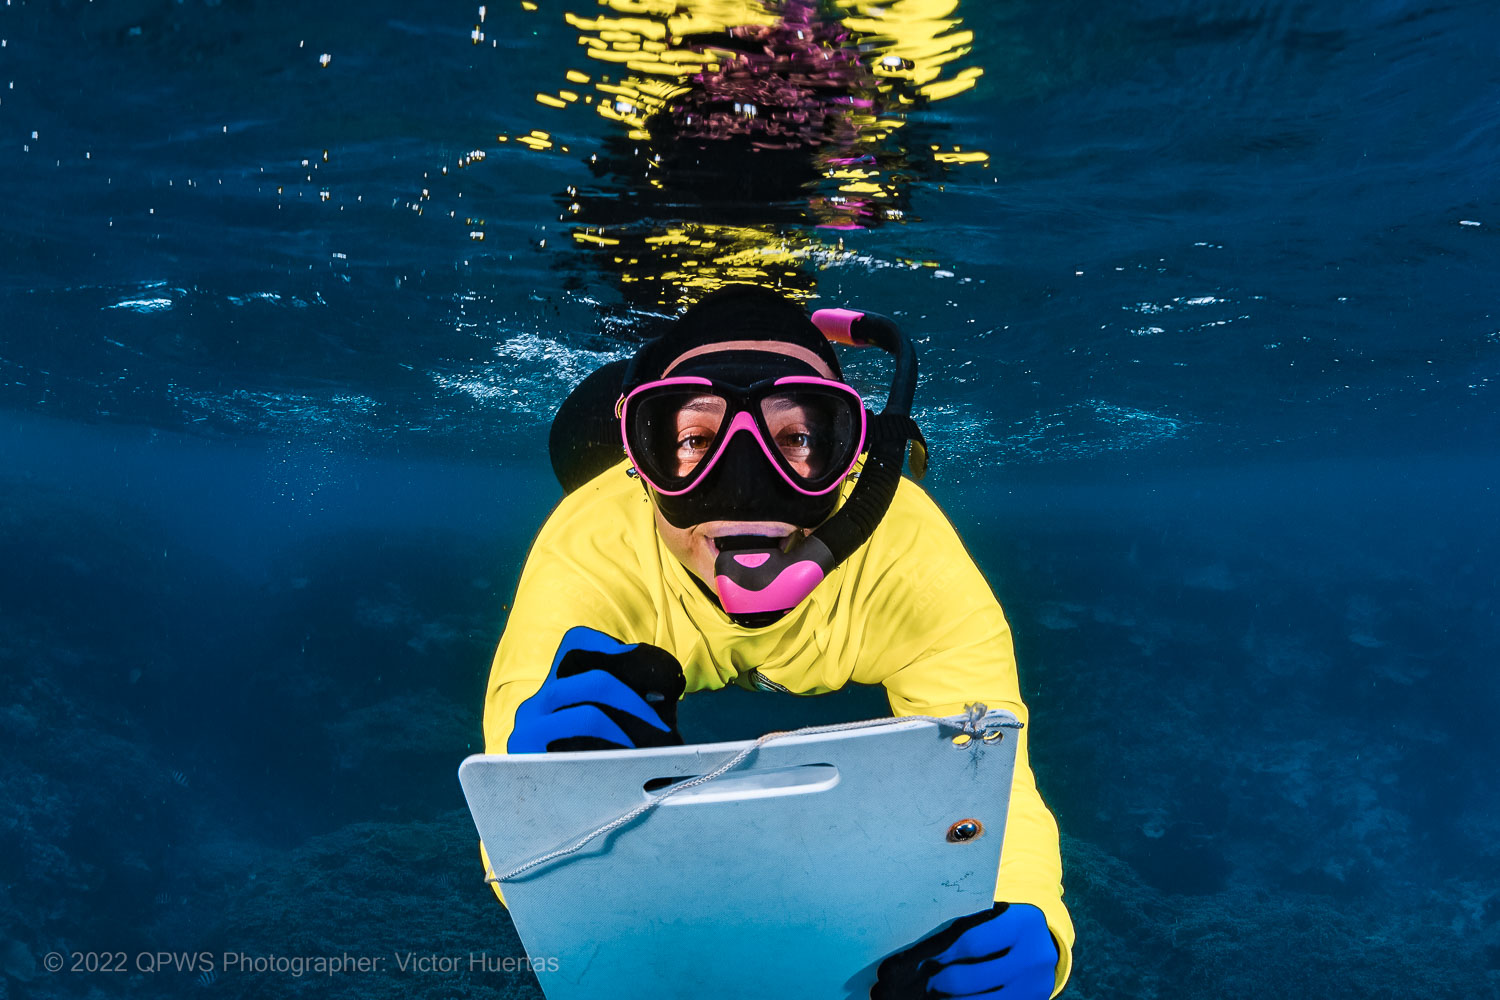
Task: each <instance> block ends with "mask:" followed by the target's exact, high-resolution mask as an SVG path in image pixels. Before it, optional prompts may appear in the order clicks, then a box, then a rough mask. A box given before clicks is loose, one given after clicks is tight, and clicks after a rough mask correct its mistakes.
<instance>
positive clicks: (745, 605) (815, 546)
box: [714, 309, 927, 628]
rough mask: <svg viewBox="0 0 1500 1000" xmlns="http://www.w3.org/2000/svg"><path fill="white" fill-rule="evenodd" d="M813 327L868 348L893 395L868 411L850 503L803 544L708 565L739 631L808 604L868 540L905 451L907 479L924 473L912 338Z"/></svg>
mask: <svg viewBox="0 0 1500 1000" xmlns="http://www.w3.org/2000/svg"><path fill="white" fill-rule="evenodd" d="M812 321H813V323H814V325H816V326H817V327H818V329H819V330H820V331H821V332H822V333H823V335H824V336H825V337H827V338H828V339H829V340H830V341H833V342H834V343H837V344H847V345H849V346H851V347H865V346H869V345H873V346H876V347H879V348H880V349H881V350H884V351H885V352H886V353H888V354H890V355H891V357H892V358H893V360H894V361H895V365H896V373H895V376H894V377H893V378H892V380H891V391H890V395H889V397H887V399H886V403H885V406H884V407H883V408H882V409H881V411H880V413H878V414H876V413H870V412H869V411H867V418H868V420H867V425H866V426H867V436H866V448H865V462H864V466H863V468H862V469H861V470H860V472H859V473H858V474H857V475H858V482H856V483H855V486H854V489H853V490H852V491H851V492H850V494H849V498H848V499H847V500H846V501H845V502H844V504H843V506H842V507H840V508H839V509H838V511H837V512H835V513H834V514H833V516H832V517H830V518H829V519H828V520H826V521H824V522H823V523H822V524H820V525H818V527H817V528H815V529H814V530H813V531H812V533H811V534H809V535H807V536H806V537H800V538H799V536H797V535H795V534H794V535H793V536H792V541H791V543H790V544H789V545H788V546H787V548H786V549H782V548H781V547H780V546H773V547H759V546H755V547H750V546H749V545H747V544H746V542H747V541H749V539H747V538H745V537H744V536H742V537H741V538H738V539H735V545H736V547H734V548H730V549H728V550H727V551H721V552H720V553H719V556H718V559H717V560H715V562H714V578H715V579H714V582H715V584H716V589H717V591H718V596H719V603H720V604H721V605H722V606H723V608H724V612H725V613H726V614H727V615H728V616H729V617H730V619H731V620H732V621H734V622H735V623H736V624H738V625H743V626H746V627H749V628H759V627H763V626H765V625H769V624H771V623H772V622H775V621H777V620H778V619H780V618H781V617H782V616H783V615H784V614H786V613H787V612H788V611H790V610H791V609H792V608H795V607H796V606H797V605H798V604H801V603H802V602H803V601H804V600H806V598H807V596H808V595H809V594H811V593H812V591H813V589H814V588H815V587H817V585H818V584H819V583H821V582H822V581H823V579H824V578H825V577H826V576H827V575H828V574H829V573H831V572H832V571H833V569H834V567H836V566H838V565H839V564H840V563H842V562H843V561H844V560H845V559H848V558H849V557H850V556H851V555H853V554H854V552H855V550H856V549H858V548H859V547H860V546H861V545H863V544H864V543H865V542H866V541H868V540H869V538H870V536H871V535H872V534H873V533H874V531H875V527H876V525H878V524H879V523H880V519H881V518H882V517H884V516H885V512H886V511H887V510H888V509H889V508H890V505H891V500H892V499H893V498H894V497H895V495H896V487H897V484H899V483H900V481H901V466H902V464H903V463H904V461H905V459H906V444H907V442H908V441H910V442H911V443H912V450H911V472H912V477H913V478H915V479H921V478H922V476H923V474H924V473H925V472H926V471H927V442H926V441H925V440H924V439H923V437H922V432H921V430H919V429H918V427H917V425H916V422H915V421H913V420H912V418H911V404H912V398H913V396H914V395H915V394H916V389H917V355H916V351H915V349H914V348H913V347H912V343H911V340H910V338H908V337H907V336H906V334H904V333H902V332H901V329H900V328H899V327H897V326H896V324H895V323H893V322H892V321H891V320H889V319H887V318H886V317H884V316H879V315H876V314H875V313H861V312H856V311H854V310H851V309H820V310H818V311H817V312H815V313H813V315H812Z"/></svg>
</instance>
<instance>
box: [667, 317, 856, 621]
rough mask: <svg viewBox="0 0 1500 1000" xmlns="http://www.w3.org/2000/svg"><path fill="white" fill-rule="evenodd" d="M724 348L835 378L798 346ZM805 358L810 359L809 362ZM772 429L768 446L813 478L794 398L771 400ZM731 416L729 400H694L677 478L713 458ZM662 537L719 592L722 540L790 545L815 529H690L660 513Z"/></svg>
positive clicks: (686, 416) (685, 414) (679, 442)
mask: <svg viewBox="0 0 1500 1000" xmlns="http://www.w3.org/2000/svg"><path fill="white" fill-rule="evenodd" d="M718 349H721V350H722V349H738V350H746V349H749V350H764V351H768V352H771V353H776V354H781V355H786V356H791V357H797V358H799V359H801V360H803V361H806V362H808V363H809V364H810V365H812V366H813V367H814V368H815V369H816V370H817V373H818V374H820V375H822V376H823V377H824V378H833V377H834V374H833V371H832V370H831V369H829V368H828V366H827V365H826V364H825V363H824V362H823V360H822V359H821V358H818V357H817V356H816V355H815V354H812V353H811V352H809V351H806V350H805V349H804V348H800V347H797V346H796V345H792V344H783V343H778V342H736V343H734V344H728V345H719V347H718ZM696 353H698V352H696V351H695V352H690V354H689V355H684V356H683V358H679V359H678V360H677V361H676V362H673V365H672V366H669V367H668V369H667V371H666V372H664V373H663V374H664V375H666V374H670V372H671V370H672V368H673V367H675V366H676V365H678V364H680V363H681V362H682V361H683V360H685V359H686V358H687V357H690V356H692V355H693V354H696ZM804 355H806V356H805V357H804ZM762 413H763V415H764V417H765V420H766V425H767V427H768V429H769V430H770V431H771V437H772V441H771V442H768V443H770V444H771V445H772V447H775V448H776V449H777V450H778V451H780V452H781V454H782V455H783V456H785V458H786V460H787V463H788V464H789V465H791V467H792V468H793V469H794V470H795V471H796V472H797V473H798V474H799V475H804V476H805V475H810V474H811V472H812V467H813V464H814V462H815V459H816V456H815V455H814V443H813V438H812V435H811V434H810V430H811V426H810V421H809V416H808V414H807V412H806V411H805V409H804V408H803V407H801V406H799V405H797V404H796V403H795V402H793V401H792V400H789V399H781V398H778V397H774V396H773V397H770V398H768V399H767V400H766V404H765V408H764V409H763V411H762ZM724 415H725V404H724V401H723V400H722V399H720V398H718V397H716V396H709V395H704V396H701V397H698V398H696V399H693V400H690V401H689V402H688V403H687V404H685V405H683V406H682V408H681V409H680V410H679V411H678V414H677V427H676V431H677V433H676V439H675V441H676V451H675V454H676V458H677V475H679V476H684V475H686V474H687V473H688V472H690V471H691V470H692V469H693V468H694V467H695V466H696V465H697V464H698V463H699V462H700V461H703V459H704V458H705V457H706V456H707V454H708V452H709V450H710V446H711V445H712V443H713V440H714V438H715V436H716V435H717V434H718V431H719V427H720V425H721V424H722V423H723V420H724ZM653 512H654V514H655V516H656V532H657V534H658V535H660V536H661V540H662V544H664V545H665V546H666V547H667V551H669V552H671V553H672V555H674V556H676V557H677V559H678V561H680V562H681V563H682V564H683V565H684V566H686V567H687V568H688V570H689V572H691V573H692V574H693V575H694V576H696V577H697V578H698V579H700V580H702V581H703V582H704V583H706V584H707V585H708V586H709V588H710V589H712V590H713V591H714V593H716V594H717V593H718V584H717V582H716V581H715V580H714V563H715V561H717V560H718V558H719V546H718V544H717V541H716V539H719V538H724V537H726V536H730V535H764V536H766V537H767V538H769V539H775V540H777V541H778V542H780V543H782V544H784V543H785V542H786V541H787V540H788V539H789V538H791V536H792V535H793V534H794V533H796V534H799V535H804V536H805V535H808V534H810V533H811V530H812V529H810V528H798V527H797V526H796V525H794V524H790V523H788V522H785V521H707V522H704V523H702V524H695V525H693V526H692V527H690V528H677V527H673V526H672V525H671V524H669V523H668V522H667V519H666V518H664V517H662V515H661V511H660V510H656V509H655V506H654V504H653Z"/></svg>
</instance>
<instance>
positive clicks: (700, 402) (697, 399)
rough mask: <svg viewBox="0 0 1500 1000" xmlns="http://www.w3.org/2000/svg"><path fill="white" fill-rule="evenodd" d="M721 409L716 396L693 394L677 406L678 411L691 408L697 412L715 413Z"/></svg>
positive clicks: (721, 406)
mask: <svg viewBox="0 0 1500 1000" xmlns="http://www.w3.org/2000/svg"><path fill="white" fill-rule="evenodd" d="M723 409H724V407H723V405H722V404H721V403H720V401H719V398H718V397H717V396H694V397H693V398H692V399H690V400H688V401H687V402H686V403H683V404H682V406H680V407H678V410H679V412H680V411H682V410H693V411H695V412H698V413H715V412H718V411H721V410H723Z"/></svg>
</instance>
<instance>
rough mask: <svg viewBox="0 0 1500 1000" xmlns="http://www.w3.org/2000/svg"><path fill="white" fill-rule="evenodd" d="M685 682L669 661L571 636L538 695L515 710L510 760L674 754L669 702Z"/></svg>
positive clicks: (577, 633)
mask: <svg viewBox="0 0 1500 1000" xmlns="http://www.w3.org/2000/svg"><path fill="white" fill-rule="evenodd" d="M686 686H687V681H686V680H685V679H684V678H683V676H682V666H681V665H680V664H679V663H678V662H677V658H676V657H674V656H673V655H672V654H671V653H669V652H667V651H666V650H664V649H661V648H659V647H657V646H652V645H649V644H648V643H644V642H642V643H636V644H634V645H626V644H624V643H622V642H619V641H618V640H616V639H613V638H611V637H610V636H607V635H605V634H604V633H603V632H596V631H595V630H594V629H591V628H583V627H581V626H580V627H578V628H571V629H569V630H568V632H567V634H566V635H564V636H563V638H562V642H561V643H560V644H559V645H558V647H557V656H555V657H554V658H553V660H552V669H551V671H549V672H548V674H547V679H546V680H545V681H543V682H542V686H541V689H540V690H538V691H537V693H536V694H534V695H532V696H531V697H530V698H527V699H526V700H525V701H523V702H522V703H521V707H520V708H518V709H516V724H515V728H513V729H512V730H511V733H510V739H509V740H508V741H506V745H505V746H506V750H507V751H508V752H510V753H543V752H546V751H558V750H619V749H623V748H626V747H663V746H680V745H681V744H682V736H681V735H680V734H679V733H678V732H677V699H679V698H681V697H682V692H683V689H684V688H686Z"/></svg>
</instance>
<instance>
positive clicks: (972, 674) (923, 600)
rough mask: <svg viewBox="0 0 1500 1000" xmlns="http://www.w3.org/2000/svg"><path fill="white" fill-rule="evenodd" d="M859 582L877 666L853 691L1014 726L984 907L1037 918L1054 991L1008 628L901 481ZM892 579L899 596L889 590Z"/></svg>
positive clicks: (868, 662)
mask: <svg viewBox="0 0 1500 1000" xmlns="http://www.w3.org/2000/svg"><path fill="white" fill-rule="evenodd" d="M862 571H863V572H865V573H872V574H873V575H874V576H876V577H877V578H879V579H881V580H882V581H883V583H884V585H883V586H879V587H871V588H861V589H862V590H865V591H866V597H865V599H864V602H863V603H862V604H860V605H859V609H858V611H859V614H860V616H861V617H862V618H863V621H864V626H863V633H864V647H865V648H866V649H867V650H870V649H877V650H880V651H881V652H882V655H880V656H878V657H870V656H868V655H867V656H865V657H862V658H861V661H860V666H859V668H858V669H857V670H856V672H855V675H854V677H853V680H854V681H856V682H858V683H865V684H875V683H878V684H882V685H884V686H885V689H886V693H887V696H888V697H889V699H890V703H891V710H892V712H893V713H894V714H896V715H939V716H942V715H957V714H960V713H962V712H963V710H964V706H965V705H967V704H970V703H973V702H983V703H984V704H985V705H986V706H988V707H989V708H998V709H1004V710H1006V711H1008V712H1010V713H1012V714H1013V715H1015V716H1016V718H1017V719H1019V720H1020V721H1021V723H1022V726H1023V728H1022V730H1021V732H1020V734H1019V739H1018V742H1017V746H1016V766H1015V774H1014V777H1013V779H1012V783H1011V791H1010V808H1009V811H1008V813H1007V817H1006V830H1005V845H1004V848H1003V850H1002V852H1001V858H1000V873H999V877H998V879H997V880H996V887H995V899H996V900H997V901H1001V902H1007V903H1029V904H1031V905H1033V906H1035V907H1037V908H1038V909H1040V910H1041V911H1042V913H1043V914H1044V915H1045V916H1046V918H1047V926H1048V928H1049V929H1050V931H1051V933H1052V936H1053V938H1054V940H1055V941H1056V943H1057V947H1058V953H1059V957H1058V963H1057V970H1056V971H1057V976H1056V986H1057V989H1058V990H1061V989H1062V986H1063V983H1064V982H1065V981H1066V980H1067V977H1068V974H1069V972H1070V971H1071V967H1072V947H1073V924H1072V920H1071V919H1070V918H1069V916H1068V910H1067V907H1066V906H1065V905H1064V904H1063V901H1062V857H1061V851H1060V847H1059V838H1058V830H1057V822H1056V821H1055V820H1054V819H1053V817H1052V813H1051V812H1050V811H1049V810H1048V808H1047V806H1046V804H1045V803H1044V802H1043V801H1042V798H1041V795H1040V794H1039V793H1038V792H1037V788H1036V779H1035V777H1034V776H1033V774H1032V771H1031V766H1030V758H1029V747H1030V735H1031V730H1030V727H1029V725H1028V723H1029V716H1028V713H1027V710H1026V705H1025V704H1024V703H1023V702H1022V700H1021V692H1020V685H1019V683H1018V680H1017V676H1016V661H1015V653H1014V651H1013V648H1012V644H1011V633H1010V625H1009V624H1008V623H1007V622H1006V620H1005V615H1004V613H1003V612H1002V611H1001V609H1000V605H999V602H998V601H996V600H995V597H994V595H993V593H992V592H991V591H990V588H989V584H988V583H987V582H986V581H985V579H984V576H983V574H981V573H980V572H979V569H978V567H977V566H975V565H974V561H973V559H971V558H970V557H969V554H968V552H967V551H966V550H965V549H964V546H963V542H962V541H961V540H960V539H959V537H958V535H957V533H956V532H955V531H954V530H953V527H952V526H951V525H950V524H949V523H948V520H947V518H946V517H944V516H943V514H942V512H941V511H940V510H938V508H937V506H936V505H935V504H933V503H932V501H931V500H930V499H928V498H927V496H926V494H925V493H923V492H922V491H921V489H920V488H918V487H916V486H915V485H913V484H912V483H910V482H906V481H903V482H902V484H901V488H900V490H899V491H898V493H897V498H896V502H895V503H893V505H892V510H891V513H890V514H889V515H887V517H886V518H885V520H884V522H882V525H881V528H880V530H879V531H878V532H877V533H876V536H875V537H873V538H872V539H871V543H870V551H869V553H868V554H867V556H866V559H865V561H864V563H863V564H862ZM898 579H899V580H900V581H901V585H900V586H891V585H890V583H891V581H893V580H898Z"/></svg>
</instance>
